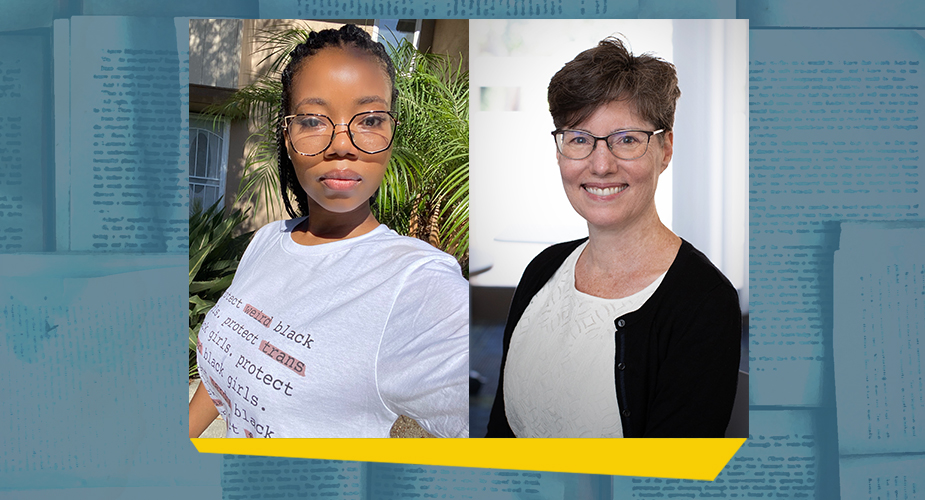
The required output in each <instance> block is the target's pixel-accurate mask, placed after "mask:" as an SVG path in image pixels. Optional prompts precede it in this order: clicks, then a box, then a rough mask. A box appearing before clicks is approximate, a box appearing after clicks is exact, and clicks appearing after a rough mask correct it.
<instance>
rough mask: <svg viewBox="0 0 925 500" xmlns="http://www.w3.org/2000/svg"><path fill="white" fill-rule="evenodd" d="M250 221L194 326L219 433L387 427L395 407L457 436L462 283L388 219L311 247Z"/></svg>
mask: <svg viewBox="0 0 925 500" xmlns="http://www.w3.org/2000/svg"><path fill="white" fill-rule="evenodd" d="M302 220H303V219H294V220H289V221H277V222H273V223H270V224H268V225H266V226H264V227H263V228H262V229H260V230H259V231H258V232H257V234H255V235H254V239H253V241H252V242H251V244H250V246H248V248H247V251H246V252H245V253H244V256H243V257H242V259H241V263H240V265H239V267H238V271H237V273H236V274H235V278H234V282H233V283H232V285H231V286H230V287H229V288H228V290H227V291H226V292H225V294H224V295H223V296H222V298H221V299H220V300H219V301H218V304H216V306H215V307H214V308H213V309H212V310H211V311H210V312H209V313H208V314H207V315H206V319H205V321H204V322H203V325H202V328H201V330H200V332H199V346H198V356H197V357H198V361H199V372H200V374H201V376H202V380H203V382H204V384H205V387H206V388H207V390H208V391H209V395H210V396H211V398H212V400H213V402H214V403H215V405H216V407H217V408H218V410H219V412H220V413H221V414H222V416H223V418H224V419H225V421H226V423H227V432H226V434H227V437H352V438H359V437H388V436H389V430H390V428H391V426H392V424H393V422H394V421H395V419H396V418H398V415H400V414H403V415H407V416H409V417H411V418H414V419H415V420H417V421H418V422H419V423H420V424H421V426H422V427H424V428H425V429H426V430H427V431H429V432H430V433H432V434H434V435H436V436H440V437H468V435H469V410H468V401H469V399H468V387H469V380H468V369H469V287H468V283H467V282H466V280H465V279H464V278H463V277H462V275H461V273H460V270H459V265H458V264H457V262H456V260H455V259H453V258H452V257H451V256H449V255H447V254H445V253H443V252H441V251H439V250H437V249H435V248H433V247H432V246H430V245H428V244H427V243H425V242H423V241H420V240H417V239H414V238H409V237H406V236H401V235H399V234H397V233H395V232H394V231H392V230H391V229H389V228H387V227H386V226H382V225H380V226H379V227H378V228H376V229H374V230H373V231H371V232H369V233H367V234H364V235H362V236H359V237H356V238H350V239H347V240H342V241H336V242H332V243H325V244H322V245H315V246H304V245H300V244H298V243H296V242H294V241H293V240H292V235H291V232H292V229H293V228H294V227H295V226H296V225H298V223H299V222H301V221H302Z"/></svg>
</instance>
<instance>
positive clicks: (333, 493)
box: [222, 455, 372, 500]
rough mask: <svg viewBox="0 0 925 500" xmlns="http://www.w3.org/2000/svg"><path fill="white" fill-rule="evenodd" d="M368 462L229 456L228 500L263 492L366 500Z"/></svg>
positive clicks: (225, 462)
mask: <svg viewBox="0 0 925 500" xmlns="http://www.w3.org/2000/svg"><path fill="white" fill-rule="evenodd" d="M370 465H372V464H367V463H365V462H343V461H340V460H309V459H302V458H277V457H250V456H244V455H225V457H224V459H223V460H222V493H223V495H224V496H225V498H253V497H254V496H255V495H258V494H259V493H260V492H264V493H266V494H267V495H272V496H278V497H279V498H290V497H291V498H331V499H337V500H365V499H367V498H369V497H368V496H367V495H366V493H365V492H366V482H367V474H368V473H367V467H369V466H370Z"/></svg>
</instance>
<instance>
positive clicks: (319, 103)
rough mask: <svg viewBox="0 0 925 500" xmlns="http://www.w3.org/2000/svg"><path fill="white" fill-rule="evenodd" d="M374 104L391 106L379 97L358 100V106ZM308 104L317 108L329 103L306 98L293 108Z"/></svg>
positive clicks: (317, 98) (373, 96)
mask: <svg viewBox="0 0 925 500" xmlns="http://www.w3.org/2000/svg"><path fill="white" fill-rule="evenodd" d="M374 103H376V104H383V105H388V104H389V103H388V102H386V100H385V99H383V98H382V97H380V96H377V95H369V96H364V97H360V98H359V99H357V100H356V104H357V105H358V106H363V105H366V104H374ZM307 104H312V105H315V106H327V105H328V101H326V100H324V99H322V98H320V97H306V98H305V99H302V100H301V101H299V102H297V103H296V104H295V106H293V108H295V109H298V108H299V107H301V106H304V105H307Z"/></svg>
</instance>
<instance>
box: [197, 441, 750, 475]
mask: <svg viewBox="0 0 925 500" xmlns="http://www.w3.org/2000/svg"><path fill="white" fill-rule="evenodd" d="M192 442H193V445H194V446H195V447H196V449H197V450H199V451H200V452H202V453H221V454H232V455H259V456H273V457H291V458H318V459H329V460H348V461H359V462H389V463H405V464H421V465H441V466H448V467H477V468H484V469H516V470H531V471H550V472H574V473H584V474H606V475H614V476H645V477H665V478H678V479H700V480H707V481H712V480H714V479H716V476H717V475H718V474H719V473H720V471H722V470H723V467H725V466H726V463H727V462H729V460H731V459H732V456H733V455H735V453H736V451H738V449H739V448H740V447H741V446H742V444H743V443H745V439H744V438H739V439H193V440H192Z"/></svg>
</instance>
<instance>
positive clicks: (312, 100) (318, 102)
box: [294, 97, 328, 108]
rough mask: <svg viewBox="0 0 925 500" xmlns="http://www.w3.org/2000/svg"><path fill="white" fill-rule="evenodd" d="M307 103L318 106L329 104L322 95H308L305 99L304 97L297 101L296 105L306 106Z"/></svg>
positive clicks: (296, 106)
mask: <svg viewBox="0 0 925 500" xmlns="http://www.w3.org/2000/svg"><path fill="white" fill-rule="evenodd" d="M306 104H315V105H317V106H325V105H327V104H328V102H327V101H325V100H324V99H322V98H320V97H306V98H305V99H302V100H301V101H299V102H297V103H296V104H295V106H294V107H295V108H298V107H299V106H304V105H306Z"/></svg>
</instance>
